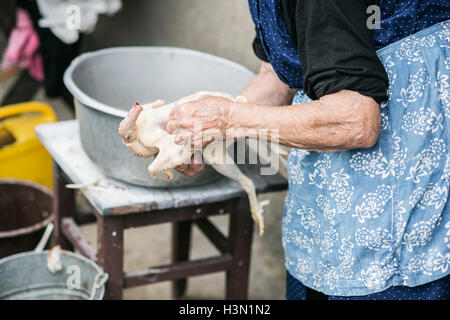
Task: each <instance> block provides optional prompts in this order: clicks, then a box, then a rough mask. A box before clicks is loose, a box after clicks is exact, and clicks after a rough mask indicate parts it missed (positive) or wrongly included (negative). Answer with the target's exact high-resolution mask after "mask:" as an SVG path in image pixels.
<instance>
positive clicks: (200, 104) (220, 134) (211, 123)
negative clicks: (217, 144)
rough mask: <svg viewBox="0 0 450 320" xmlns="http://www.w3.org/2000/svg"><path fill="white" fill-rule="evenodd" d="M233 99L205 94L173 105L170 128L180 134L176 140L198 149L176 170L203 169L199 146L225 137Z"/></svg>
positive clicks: (192, 173) (190, 172)
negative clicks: (199, 97)
mask: <svg viewBox="0 0 450 320" xmlns="http://www.w3.org/2000/svg"><path fill="white" fill-rule="evenodd" d="M230 103H232V101H230V100H228V99H225V98H220V97H212V96H205V97H203V98H201V99H199V100H196V101H192V102H188V103H184V104H181V105H179V106H177V107H175V108H174V109H172V111H171V113H170V119H169V122H168V123H167V132H169V133H170V134H174V135H176V136H177V137H176V138H175V142H176V143H179V144H181V143H185V144H190V146H191V147H192V148H193V149H195V150H197V151H196V155H193V156H192V158H191V163H189V164H182V165H180V166H178V167H176V168H175V169H176V170H178V171H179V172H181V173H182V174H184V175H186V176H189V177H192V176H195V175H196V174H198V173H199V172H200V171H202V170H203V168H204V167H205V163H204V162H203V158H202V157H201V152H200V151H199V150H201V149H202V148H204V147H205V146H207V145H208V144H209V143H211V142H213V141H215V140H220V139H224V138H225V131H226V129H227V124H228V113H229V109H228V108H229V105H230Z"/></svg>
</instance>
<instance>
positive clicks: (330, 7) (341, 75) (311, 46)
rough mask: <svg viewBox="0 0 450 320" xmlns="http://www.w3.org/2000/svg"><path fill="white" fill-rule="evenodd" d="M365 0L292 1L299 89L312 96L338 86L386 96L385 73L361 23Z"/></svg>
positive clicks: (378, 97) (380, 97)
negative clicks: (300, 70)
mask: <svg viewBox="0 0 450 320" xmlns="http://www.w3.org/2000/svg"><path fill="white" fill-rule="evenodd" d="M366 9H367V0H297V3H296V7H295V26H296V28H295V32H293V33H294V34H295V35H296V37H297V42H298V50H299V54H300V61H301V64H302V68H303V77H304V86H303V90H304V91H305V93H306V94H307V95H308V96H309V97H310V98H312V99H318V98H320V97H321V96H323V95H326V94H331V93H335V92H338V91H340V90H342V89H348V90H353V91H357V92H359V93H361V94H363V95H366V96H370V97H373V98H374V99H375V100H376V101H377V102H378V103H381V102H382V101H385V100H387V98H388V97H387V86H388V77H387V74H386V71H385V69H384V67H383V65H382V63H381V61H380V60H379V58H378V56H377V54H376V50H375V45H374V41H373V37H372V33H371V30H370V29H369V28H368V27H367V26H366V21H367V14H366Z"/></svg>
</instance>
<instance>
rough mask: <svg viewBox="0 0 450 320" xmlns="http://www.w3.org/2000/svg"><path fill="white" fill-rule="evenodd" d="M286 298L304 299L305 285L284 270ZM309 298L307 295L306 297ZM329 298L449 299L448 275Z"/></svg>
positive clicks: (449, 278) (449, 284) (449, 282)
mask: <svg viewBox="0 0 450 320" xmlns="http://www.w3.org/2000/svg"><path fill="white" fill-rule="evenodd" d="M286 299H287V300H306V299H307V294H306V287H305V286H304V285H303V284H302V283H301V282H300V281H299V280H297V279H296V278H294V277H293V276H292V275H291V274H290V273H289V272H286ZM308 299H309V297H308ZM328 299H329V300H449V299H450V277H449V276H446V277H444V278H441V279H439V280H436V281H433V282H430V283H427V284H424V285H422V286H417V287H403V286H398V287H390V288H389V289H387V290H384V291H382V292H377V293H373V294H369V295H366V296H359V297H338V296H329V297H328Z"/></svg>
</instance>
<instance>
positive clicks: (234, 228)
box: [225, 197, 253, 300]
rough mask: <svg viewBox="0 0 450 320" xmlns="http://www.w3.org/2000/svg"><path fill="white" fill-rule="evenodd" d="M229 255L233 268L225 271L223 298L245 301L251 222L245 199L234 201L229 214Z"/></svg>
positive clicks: (250, 243) (251, 233)
mask: <svg viewBox="0 0 450 320" xmlns="http://www.w3.org/2000/svg"><path fill="white" fill-rule="evenodd" d="M229 230H230V232H229V239H230V253H231V255H232V256H233V266H232V267H231V269H229V270H228V271H227V275H226V292H225V297H226V299H228V300H245V299H247V295H248V277H249V270H250V252H251V245H252V236H253V220H252V218H251V215H250V207H249V203H248V199H247V198H246V197H244V198H239V199H238V200H236V205H234V206H233V211H232V212H231V214H230V228H229Z"/></svg>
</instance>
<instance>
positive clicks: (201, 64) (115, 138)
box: [64, 47, 254, 187]
mask: <svg viewBox="0 0 450 320" xmlns="http://www.w3.org/2000/svg"><path fill="white" fill-rule="evenodd" d="M253 77H254V74H253V73H252V72H251V71H249V70H248V69H246V68H244V67H243V66H241V65H239V64H237V63H234V62H231V61H228V60H225V59H222V58H218V57H215V56H213V55H209V54H205V53H201V52H198V51H192V50H187V49H180V48H170V47H122V48H110V49H105V50H100V51H96V52H92V53H87V54H83V55H81V56H80V57H78V58H76V59H75V60H74V61H73V62H72V64H71V66H70V67H69V68H68V69H67V70H66V72H65V74H64V83H65V85H66V87H67V88H68V90H69V91H70V92H71V93H72V95H73V96H74V97H75V106H76V113H77V119H78V121H79V126H80V138H81V143H82V146H83V149H84V150H85V151H86V153H87V155H88V156H89V157H90V158H91V160H92V161H93V162H94V163H95V164H96V165H97V166H98V167H99V168H100V169H101V170H102V171H103V172H104V173H105V174H106V175H107V176H110V177H113V178H117V179H120V180H123V181H125V182H129V183H132V184H137V185H142V186H151V187H179V186H185V185H198V184H202V183H206V182H209V181H212V180H215V179H217V178H218V177H219V174H218V173H217V172H215V170H214V169H212V168H211V167H209V166H207V167H206V168H205V170H203V171H202V172H201V173H200V174H198V175H197V176H195V177H186V176H184V175H182V174H180V173H178V172H175V176H174V179H173V180H171V181H169V182H164V181H162V180H160V179H156V180H154V179H151V177H150V176H149V174H148V171H147V167H148V166H149V164H150V163H151V161H152V159H141V158H138V157H136V156H134V155H133V154H132V153H131V152H130V151H129V150H128V149H127V148H126V147H125V145H124V144H123V143H122V141H121V139H120V137H119V135H118V127H119V123H120V121H122V119H123V118H124V117H125V115H126V113H127V111H128V110H129V109H130V107H131V106H132V105H133V103H134V102H135V101H140V102H141V103H148V102H152V101H154V100H157V99H164V100H165V101H168V102H172V101H176V100H178V99H180V98H182V97H185V96H187V95H189V94H192V93H195V92H197V91H202V90H207V91H221V92H226V93H230V94H233V95H238V94H239V93H240V92H241V91H242V89H243V88H244V87H245V86H246V85H247V84H248V83H249V82H250V80H251V79H252V78H253Z"/></svg>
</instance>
